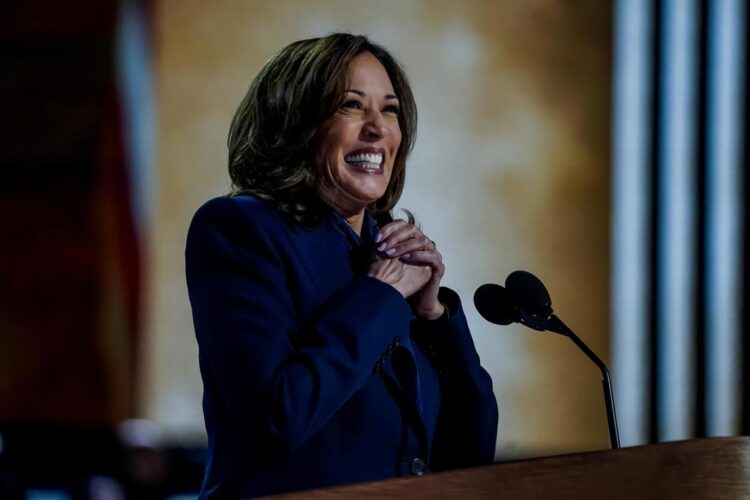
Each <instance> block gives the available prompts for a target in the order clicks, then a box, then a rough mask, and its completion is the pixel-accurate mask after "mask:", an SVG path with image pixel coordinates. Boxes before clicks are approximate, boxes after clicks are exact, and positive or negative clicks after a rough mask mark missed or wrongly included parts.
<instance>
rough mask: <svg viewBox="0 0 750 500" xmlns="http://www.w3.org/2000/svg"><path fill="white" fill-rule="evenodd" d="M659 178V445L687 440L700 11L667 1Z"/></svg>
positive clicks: (682, 0)
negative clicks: (661, 441)
mask: <svg viewBox="0 0 750 500" xmlns="http://www.w3.org/2000/svg"><path fill="white" fill-rule="evenodd" d="M663 5H664V10H663V13H664V16H663V20H664V25H663V31H662V35H663V39H662V47H663V52H662V54H663V59H662V62H663V63H662V68H661V71H662V72H663V78H662V80H661V81H662V85H661V88H660V92H661V103H662V106H661V110H660V112H661V114H662V117H663V122H662V123H663V128H662V130H661V131H660V136H661V137H660V148H659V156H660V165H661V168H660V172H659V183H660V187H659V202H660V206H659V207H658V217H659V235H658V238H659V241H658V245H657V248H658V250H657V251H658V256H657V258H658V262H659V271H658V276H657V284H658V285H657V293H658V294H659V304H660V306H661V310H660V311H659V319H658V331H659V351H660V354H659V356H660V358H659V372H660V373H659V374H660V380H661V383H660V384H659V387H658V388H657V390H658V395H657V397H658V401H659V419H658V426H659V439H660V440H665V441H669V440H676V439H683V438H688V437H691V435H692V423H693V414H692V413H693V412H692V409H693V406H692V398H693V394H694V391H695V387H694V384H693V377H694V373H693V372H694V357H695V355H694V349H693V342H694V333H693V311H694V307H695V303H694V295H695V294H694V288H693V285H694V281H695V275H694V270H695V264H696V258H695V248H694V247H695V245H694V240H695V235H694V231H695V229H696V228H695V196H694V188H695V141H696V139H697V135H696V131H697V130H696V128H697V127H696V98H697V95H696V90H697V83H698V80H697V69H698V67H697V64H698V55H699V54H698V28H699V26H698V16H697V13H698V10H697V9H698V5H697V2H696V1H695V0H665V1H664V4H663Z"/></svg>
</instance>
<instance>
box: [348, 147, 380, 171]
mask: <svg viewBox="0 0 750 500" xmlns="http://www.w3.org/2000/svg"><path fill="white" fill-rule="evenodd" d="M384 159H385V151H384V150H383V149H381V148H362V149H357V150H355V151H352V152H350V153H348V154H347V155H346V156H344V161H345V162H346V163H347V164H348V165H349V166H351V167H353V168H356V169H359V170H363V171H366V172H379V171H381V170H382V169H383V160H384Z"/></svg>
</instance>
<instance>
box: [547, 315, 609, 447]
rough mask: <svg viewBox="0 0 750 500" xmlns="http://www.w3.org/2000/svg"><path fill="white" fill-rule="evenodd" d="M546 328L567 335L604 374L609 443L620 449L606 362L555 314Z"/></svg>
mask: <svg viewBox="0 0 750 500" xmlns="http://www.w3.org/2000/svg"><path fill="white" fill-rule="evenodd" d="M545 326H546V329H547V330H549V331H551V332H555V333H559V334H560V335H565V336H566V337H568V338H570V340H572V341H573V343H574V344H575V345H576V346H578V348H579V349H580V350H581V351H583V353H584V354H585V355H586V356H588V358H589V359H590V360H591V361H593V362H594V364H595V365H596V366H597V367H598V368H599V371H601V372H602V389H603V390H604V403H605V406H606V408H607V424H608V425H609V441H610V445H611V446H612V449H614V450H617V449H619V448H620V436H619V435H618V433H617V416H616V415H615V404H614V398H613V397H612V382H611V381H610V378H609V370H608V369H607V365H605V364H604V362H603V361H602V360H601V359H599V356H597V355H596V354H594V351H592V350H591V349H589V347H588V346H587V345H586V344H584V343H583V341H582V340H581V339H579V338H578V335H576V334H575V333H573V330H571V329H570V328H568V326H567V325H566V324H565V323H563V322H562V320H561V319H560V318H558V317H557V316H555V315H554V314H553V315H551V316H550V317H549V318H548V319H547V321H546V325H545Z"/></svg>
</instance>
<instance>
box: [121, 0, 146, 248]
mask: <svg viewBox="0 0 750 500" xmlns="http://www.w3.org/2000/svg"><path fill="white" fill-rule="evenodd" d="M145 16H146V14H145V12H144V11H143V7H142V5H141V2H139V1H138V0H124V1H123V2H121V6H120V13H119V19H118V26H117V73H118V78H117V79H118V87H119V93H120V101H121V103H122V112H123V121H124V124H125V127H124V144H125V159H126V161H127V165H128V173H129V174H130V193H131V203H132V207H133V215H134V220H135V228H136V234H137V235H138V237H139V238H141V239H142V238H143V236H144V234H145V231H146V224H147V222H148V221H147V216H148V214H149V213H151V205H152V203H153V193H154V176H155V173H154V164H155V160H154V158H155V155H156V153H155V151H156V117H155V105H154V97H153V78H152V73H151V54H150V50H151V48H150V46H149V41H148V40H149V37H148V20H147V19H146V17H145Z"/></svg>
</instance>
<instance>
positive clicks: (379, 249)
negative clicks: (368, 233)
mask: <svg viewBox="0 0 750 500" xmlns="http://www.w3.org/2000/svg"><path fill="white" fill-rule="evenodd" d="M384 249H385V243H381V244H380V246H379V247H378V252H382V251H383V250H384Z"/></svg>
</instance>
